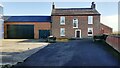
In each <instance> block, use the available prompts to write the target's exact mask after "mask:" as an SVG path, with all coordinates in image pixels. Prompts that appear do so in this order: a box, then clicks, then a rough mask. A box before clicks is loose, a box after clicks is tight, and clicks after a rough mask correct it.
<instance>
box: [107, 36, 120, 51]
mask: <svg viewBox="0 0 120 68" xmlns="http://www.w3.org/2000/svg"><path fill="white" fill-rule="evenodd" d="M106 42H107V43H108V44H109V45H110V46H112V47H113V48H114V49H116V50H117V51H118V52H120V37H118V36H108V37H107V39H106Z"/></svg>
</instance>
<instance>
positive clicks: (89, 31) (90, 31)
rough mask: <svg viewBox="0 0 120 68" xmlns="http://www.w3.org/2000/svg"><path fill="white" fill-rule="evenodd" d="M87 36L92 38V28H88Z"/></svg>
mask: <svg viewBox="0 0 120 68" xmlns="http://www.w3.org/2000/svg"><path fill="white" fill-rule="evenodd" d="M88 36H93V28H88Z"/></svg>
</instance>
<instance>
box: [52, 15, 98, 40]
mask: <svg viewBox="0 0 120 68" xmlns="http://www.w3.org/2000/svg"><path fill="white" fill-rule="evenodd" d="M74 17H75V18H77V19H78V21H79V24H78V28H77V29H80V30H81V35H82V38H86V37H88V27H93V34H94V35H96V34H99V33H100V16H99V15H98V16H93V24H92V25H88V16H65V25H60V16H52V35H53V36H55V37H57V38H73V37H75V29H76V28H73V19H74ZM60 28H65V37H61V36H60Z"/></svg>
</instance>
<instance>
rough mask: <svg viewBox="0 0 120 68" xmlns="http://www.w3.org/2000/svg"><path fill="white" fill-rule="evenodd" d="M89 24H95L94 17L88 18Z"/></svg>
mask: <svg viewBox="0 0 120 68" xmlns="http://www.w3.org/2000/svg"><path fill="white" fill-rule="evenodd" d="M88 24H93V16H88Z"/></svg>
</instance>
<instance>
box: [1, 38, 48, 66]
mask: <svg viewBox="0 0 120 68" xmlns="http://www.w3.org/2000/svg"><path fill="white" fill-rule="evenodd" d="M26 40H27V39H4V40H2V45H0V50H1V51H0V60H1V61H0V65H6V64H10V65H14V64H16V63H17V62H23V61H24V60H25V59H26V58H28V57H29V56H30V55H32V54H33V53H35V52H37V51H38V50H40V49H41V48H43V47H45V46H46V45H48V44H49V43H43V42H22V41H26Z"/></svg>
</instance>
